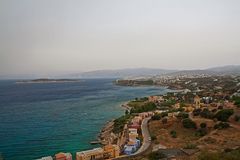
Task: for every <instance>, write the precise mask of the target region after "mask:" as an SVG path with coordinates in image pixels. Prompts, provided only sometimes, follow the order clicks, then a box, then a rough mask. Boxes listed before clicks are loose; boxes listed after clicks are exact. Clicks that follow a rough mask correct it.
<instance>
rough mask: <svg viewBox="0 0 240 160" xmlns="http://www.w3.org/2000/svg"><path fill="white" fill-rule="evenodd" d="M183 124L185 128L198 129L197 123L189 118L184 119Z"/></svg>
mask: <svg viewBox="0 0 240 160" xmlns="http://www.w3.org/2000/svg"><path fill="white" fill-rule="evenodd" d="M182 124H183V127H185V128H197V127H196V123H195V122H194V121H192V120H191V119H189V118H186V119H183V120H182Z"/></svg>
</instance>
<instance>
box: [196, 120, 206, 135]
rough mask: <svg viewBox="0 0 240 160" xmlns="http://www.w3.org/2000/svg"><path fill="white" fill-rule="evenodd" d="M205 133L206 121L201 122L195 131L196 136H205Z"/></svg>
mask: <svg viewBox="0 0 240 160" xmlns="http://www.w3.org/2000/svg"><path fill="white" fill-rule="evenodd" d="M206 134H207V124H206V123H201V124H200V128H199V129H197V132H196V133H195V135H196V136H200V137H202V136H205V135H206Z"/></svg>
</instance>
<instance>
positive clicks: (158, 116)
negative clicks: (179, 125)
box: [151, 114, 162, 120]
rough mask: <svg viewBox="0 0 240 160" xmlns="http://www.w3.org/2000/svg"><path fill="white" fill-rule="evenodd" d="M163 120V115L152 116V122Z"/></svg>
mask: <svg viewBox="0 0 240 160" xmlns="http://www.w3.org/2000/svg"><path fill="white" fill-rule="evenodd" d="M161 118H162V116H161V114H155V115H153V116H152V118H151V119H152V120H160V119H161Z"/></svg>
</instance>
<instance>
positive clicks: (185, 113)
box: [177, 112, 189, 119]
mask: <svg viewBox="0 0 240 160" xmlns="http://www.w3.org/2000/svg"><path fill="white" fill-rule="evenodd" d="M177 117H179V118H182V119H185V118H189V114H188V113H187V112H180V113H179V114H178V116H177Z"/></svg>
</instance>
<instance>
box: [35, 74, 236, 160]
mask: <svg viewBox="0 0 240 160" xmlns="http://www.w3.org/2000/svg"><path fill="white" fill-rule="evenodd" d="M124 81H126V80H124ZM147 81H148V82H149V80H147ZM129 82H131V84H136V83H133V82H134V80H131V81H129V80H127V82H124V83H123V82H122V83H121V84H125V85H126V84H127V85H129V84H130V83H129ZM139 82H140V81H138V85H146V82H145V81H144V82H143V84H140V83H139ZM154 83H155V84H156V82H154ZM157 84H158V85H162V86H169V88H171V89H174V90H172V91H171V92H168V93H167V94H165V95H152V96H149V97H143V98H137V97H136V98H135V99H134V100H132V101H130V102H128V103H126V104H123V105H122V107H124V108H125V109H126V112H125V115H123V116H121V117H119V118H117V119H115V120H113V121H111V122H109V123H108V124H107V125H106V126H105V127H104V128H103V129H102V131H101V134H100V136H99V143H101V144H102V147H99V148H94V149H92V150H87V151H81V152H77V153H76V155H75V156H76V160H93V159H150V160H155V159H156V160H157V159H162V158H163V159H164V158H165V159H183V160H184V159H200V160H205V159H214V158H216V157H217V158H219V157H225V159H227V158H229V157H230V159H233V160H235V159H238V158H239V156H240V148H239V147H240V77H239V76H203V75H198V76H195V77H194V76H191V77H188V76H187V77H186V76H182V77H175V79H173V78H170V79H165V80H164V81H163V80H161V81H159V82H158V83H157ZM93 143H94V142H93ZM96 143H98V142H96ZM73 156H74V155H71V153H57V154H56V155H55V156H53V157H52V156H49V157H43V158H40V159H39V160H52V159H54V160H72V159H73Z"/></svg>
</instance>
